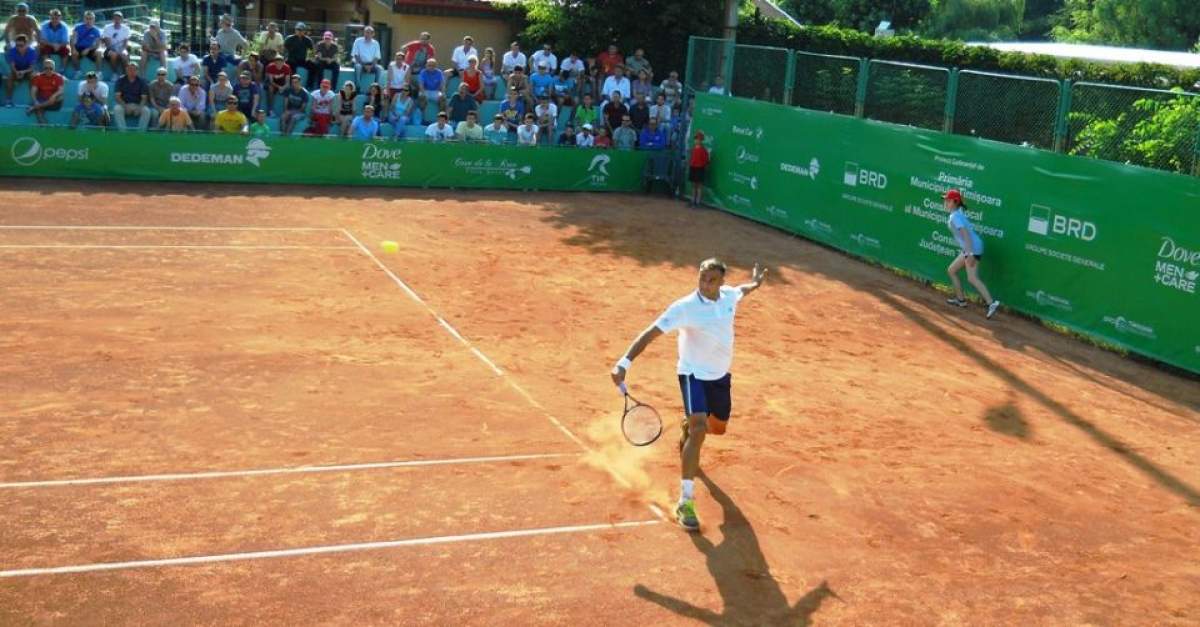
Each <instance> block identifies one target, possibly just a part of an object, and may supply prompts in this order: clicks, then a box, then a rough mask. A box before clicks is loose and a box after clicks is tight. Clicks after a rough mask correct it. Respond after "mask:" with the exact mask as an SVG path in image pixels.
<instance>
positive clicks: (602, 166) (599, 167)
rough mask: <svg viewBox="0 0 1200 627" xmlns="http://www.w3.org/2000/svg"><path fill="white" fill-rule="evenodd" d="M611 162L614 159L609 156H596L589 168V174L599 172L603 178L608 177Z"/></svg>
mask: <svg viewBox="0 0 1200 627" xmlns="http://www.w3.org/2000/svg"><path fill="white" fill-rule="evenodd" d="M609 161H612V157H610V156H608V155H596V156H595V157H594V158H593V159H592V163H591V165H589V166H588V172H599V173H600V175H601V176H608V162H609Z"/></svg>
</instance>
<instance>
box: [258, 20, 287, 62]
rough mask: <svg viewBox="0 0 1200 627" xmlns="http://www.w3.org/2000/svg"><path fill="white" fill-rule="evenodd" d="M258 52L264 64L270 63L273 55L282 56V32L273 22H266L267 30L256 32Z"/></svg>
mask: <svg viewBox="0 0 1200 627" xmlns="http://www.w3.org/2000/svg"><path fill="white" fill-rule="evenodd" d="M256 41H257V42H258V53H259V54H260V55H262V62H263V63H264V64H267V63H270V62H271V61H273V60H274V59H275V57H280V56H283V50H284V49H283V33H281V32H279V25H278V24H276V23H275V22H268V23H267V30H265V31H263V32H261V33H259V34H258V37H257V38H256Z"/></svg>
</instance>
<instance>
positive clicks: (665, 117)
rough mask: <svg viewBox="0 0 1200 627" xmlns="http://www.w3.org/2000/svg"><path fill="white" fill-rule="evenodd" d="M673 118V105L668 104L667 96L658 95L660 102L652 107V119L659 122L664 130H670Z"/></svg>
mask: <svg viewBox="0 0 1200 627" xmlns="http://www.w3.org/2000/svg"><path fill="white" fill-rule="evenodd" d="M671 117H672V111H671V105H669V104H667V95H666V94H663V93H660V94H658V101H657V102H655V103H654V104H653V105H651V107H650V119H651V120H658V124H659V125H660V126H662V127H664V128H670V126H671Z"/></svg>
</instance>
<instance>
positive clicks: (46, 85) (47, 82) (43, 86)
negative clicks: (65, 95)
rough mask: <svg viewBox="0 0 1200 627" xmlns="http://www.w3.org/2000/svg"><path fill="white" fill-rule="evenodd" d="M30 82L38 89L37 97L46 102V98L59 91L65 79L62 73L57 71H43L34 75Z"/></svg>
mask: <svg viewBox="0 0 1200 627" xmlns="http://www.w3.org/2000/svg"><path fill="white" fill-rule="evenodd" d="M30 83H31V84H32V85H33V88H34V89H36V90H37V99H38V100H39V101H42V102H45V101H46V100H49V99H50V96H53V95H54V94H56V93H58V90H59V89H60V88H61V87H62V86H63V83H64V79H63V76H62V74H59V73H57V72H52V73H50V74H46V73H45V72H42V73H40V74H36V75H34V77H33V78H32V79H30Z"/></svg>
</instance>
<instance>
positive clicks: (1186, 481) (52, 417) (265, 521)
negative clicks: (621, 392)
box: [0, 180, 1200, 625]
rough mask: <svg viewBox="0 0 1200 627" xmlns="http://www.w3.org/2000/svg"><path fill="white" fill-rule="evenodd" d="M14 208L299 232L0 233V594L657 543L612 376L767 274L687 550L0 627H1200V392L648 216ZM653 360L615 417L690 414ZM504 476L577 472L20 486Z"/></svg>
mask: <svg viewBox="0 0 1200 627" xmlns="http://www.w3.org/2000/svg"><path fill="white" fill-rule="evenodd" d="M47 187H54V188H56V189H58V190H60V191H59V192H57V193H55V194H47V193H44V192H42V191H41V190H43V189H45V188H47ZM99 190H103V193H99ZM109 190H116V191H109ZM0 193H2V194H3V197H4V198H5V211H4V214H3V215H2V216H0V224H3V225H9V226H11V225H127V226H172V225H174V226H189V227H210V228H213V227H244V226H253V227H306V228H312V229H317V230H309V231H300V230H288V231H237V230H149V229H122V230H63V229H44V230H21V229H0V277H3V279H2V280H0V282H2V285H3V294H4V297H3V300H2V301H0V306H2V307H3V316H0V352H2V354H3V355H5V358H4V359H3V360H0V416H3V418H4V419H3V420H2V421H0V571H13V570H17V569H31V568H32V569H37V568H50V567H60V566H76V565H89V564H97V563H108V562H121V561H137V560H153V559H162V558H172V557H187V556H205V555H221V554H237V553H245V552H254V551H265V550H275V549H290V548H303V547H316V546H328V545H343V544H354V543H363V542H375V541H391V540H406V539H414V538H431V537H441V536H458V535H467V534H478V533H485V532H502V531H512V530H527V529H539V528H552V527H569V526H577V525H596V524H608V523H622V522H638V521H648V520H655V516H654V515H653V514H652V513H651V511H650V510H649V508H648V507H647V505H648V504H649V503H657V504H658V505H659V506H661V507H663V508H664V509H669V508H670V500H671V499H672V498H673V497H674V496H675V495H676V494H677V490H678V481H677V467H678V462H677V459H676V457H675V446H674V434H673V431H672V432H670V433H669V435H668V436H666V437H665V438H664V440H663V441H662V442H660V443H658V444H656V445H655V446H654V447H651V448H649V449H648V450H643V451H634V450H632V449H630V448H629V447H627V446H624V445H622V444H621V443H620V442H619V441H618V438H619V435H618V431H617V416H616V412H617V411H618V410H619V408H620V401H619V398H618V397H617V395H616V394H615V393H614V391H613V390H612V388H611V384H610V383H609V381H608V375H607V371H608V369H609V367H610V366H611V364H612V362H613V361H614V360H615V359H616V357H618V356H619V355H620V353H621V351H623V350H624V348H625V346H626V345H627V344H628V342H629V341H630V340H631V339H632V338H633V336H634V335H636V334H637V332H638V331H640V330H641V329H642V328H644V327H645V326H646V325H647V324H649V323H650V322H651V321H652V320H653V318H654V316H655V315H657V314H658V313H659V312H660V311H661V309H662V308H664V307H665V306H666V305H667V304H668V303H669V302H670V301H671V300H673V299H674V298H677V297H678V296H680V295H683V294H685V293H686V292H688V291H690V290H691V289H692V288H693V287H694V281H695V270H694V267H695V264H696V263H697V262H698V261H699V260H701V259H703V258H704V257H708V256H710V255H719V256H722V257H724V258H725V259H727V260H728V261H730V262H731V263H732V265H733V268H734V269H733V271H732V272H731V276H730V280H731V282H738V281H741V280H745V278H746V277H747V276H748V268H749V266H750V265H752V264H753V262H754V261H756V260H757V261H762V262H764V263H765V264H767V265H768V266H769V267H770V269H771V276H770V278H769V284H768V285H767V286H766V287H765V288H764V289H763V290H761V291H759V292H757V293H755V294H754V295H753V296H752V297H750V298H749V299H748V300H747V301H746V302H745V303H744V305H743V307H742V308H741V313H740V316H739V320H738V348H737V355H736V358H735V365H734V384H735V385H734V418H733V421H732V423H731V425H730V433H729V434H728V435H726V436H724V437H721V438H710V439H709V442H708V443H707V444H706V447H705V450H704V452H703V456H702V464H703V466H704V467H705V469H706V471H707V481H706V482H705V484H706V485H704V486H703V487H701V488H700V489H699V490H698V491H699V496H698V507H699V513H700V516H701V520H702V523H703V525H704V529H703V533H702V534H700V535H688V534H687V533H685V532H683V531H682V530H680V529H678V528H677V527H675V526H673V525H672V524H667V523H662V524H653V525H648V526H639V527H621V528H617V527H606V528H603V529H596V530H588V531H581V532H575V533H567V534H557V535H534V536H528V537H509V538H499V539H473V540H467V541H462V542H453V543H442V544H420V545H413V546H400V547H392V548H381V549H373V550H364V551H356V552H334V553H327V554H321V555H301V556H291V557H277V558H269V559H260V560H254V561H220V562H214V563H207V564H200V565H177V566H155V567H140V568H131V569H124V570H112V571H99V572H85V573H62V574H41V575H32V576H19V577H3V576H0V624H4V625H13V624H16V625H21V624H33V623H46V622H61V623H73V624H84V623H86V624H100V623H150V624H179V623H201V624H220V625H243V624H244V625H252V624H263V623H272V624H292V625H294V624H317V623H322V624H328V623H339V624H364V623H372V624H430V625H435V624H436V625H462V624H470V625H543V624H544V625H558V624H584V625H674V624H705V623H707V624H714V625H797V624H800V625H804V624H813V625H824V624H829V625H865V624H899V625H930V624H946V625H956V624H978V625H997V624H1022V625H1028V624H1048V625H1052V624H1063V625H1079V624H1092V625H1137V624H1144V625H1191V624H1196V623H1197V622H1200V592H1198V591H1200V531H1198V529H1200V463H1198V461H1197V459H1198V457H1200V456H1198V455H1197V453H1196V451H1197V450H1200V385H1197V383H1196V381H1195V380H1189V379H1186V378H1183V377H1179V376H1175V375H1171V374H1168V373H1165V372H1163V371H1160V370H1156V369H1153V368H1150V367H1147V366H1144V365H1141V364H1138V363H1134V362H1131V361H1128V360H1125V359H1122V358H1121V357H1119V356H1117V355H1113V354H1109V353H1105V352H1102V351H1100V350H1097V349H1094V348H1091V347H1089V346H1086V345H1084V344H1082V343H1079V342H1077V341H1075V340H1072V339H1069V338H1066V337H1062V336H1058V335H1056V334H1054V333H1052V332H1050V331H1047V330H1045V329H1043V328H1041V327H1039V326H1038V325H1037V324H1035V323H1032V322H1029V321H1026V320H1022V319H1017V318H1014V317H1012V316H1003V315H1002V316H1001V317H1000V318H999V319H998V320H996V321H993V322H988V321H986V320H984V318H983V316H982V312H981V311H979V309H977V308H973V309H971V310H969V311H967V312H962V311H960V310H957V309H953V310H950V309H946V308H944V307H943V306H942V305H941V303H942V301H943V296H942V295H941V294H939V293H938V292H936V291H934V290H932V289H929V288H925V287H922V286H919V285H916V284H914V283H912V282H909V281H907V280H904V279H901V278H898V277H896V276H894V275H891V274H889V273H888V272H886V271H884V270H881V269H878V268H873V267H869V266H867V265H864V264H862V263H859V262H857V261H854V260H852V259H849V258H847V257H845V256H843V255H840V254H838V253H835V252H831V251H829V250H826V249H823V248H820V247H817V246H814V245H812V244H809V243H807V242H804V241H803V240H799V239H794V238H791V237H789V236H788V235H786V234H783V233H780V232H777V231H774V230H771V229H768V228H766V227H762V226H759V225H756V224H753V223H749V222H746V221H743V220H740V219H737V218H734V217H731V216H727V215H722V214H719V213H716V212H712V211H704V212H692V211H689V210H687V209H685V208H683V207H682V206H681V205H680V204H676V203H671V202H665V201H662V200H659V199H652V198H647V197H638V196H615V195H587V194H576V195H560V194H539V195H527V194H516V193H511V194H510V193H466V192H419V191H403V190H346V189H330V188H281V189H268V188H266V187H238V186H215V187H213V186H192V185H137V184H125V183H122V184H121V185H120V186H113V185H102V184H98V183H61V182H53V183H52V182H48V181H13V180H7V181H3V182H0ZM342 228H345V229H347V230H348V231H349V232H350V233H352V234H353V235H354V236H355V237H357V238H358V239H359V240H361V241H362V242H364V243H365V244H366V245H367V246H368V247H370V248H372V249H374V250H376V251H377V250H378V242H379V241H381V240H385V239H388V240H396V241H398V242H400V245H401V250H400V252H399V253H398V254H396V255H382V254H380V259H381V260H382V261H383V262H384V263H385V264H386V265H387V266H388V267H389V268H390V269H391V270H393V271H394V272H395V273H396V274H397V275H398V276H399V277H400V278H402V279H403V280H404V281H406V282H407V283H408V284H409V285H411V286H412V288H413V289H414V290H416V292H417V293H418V294H420V295H421V297H422V298H423V299H424V300H425V301H426V302H427V303H428V305H429V306H430V307H431V308H433V309H434V310H436V311H437V313H438V314H440V315H441V316H443V317H444V318H445V319H446V320H447V322H448V323H449V324H451V325H453V326H454V328H456V329H457V330H458V331H459V332H460V333H461V334H462V335H463V336H464V337H465V338H466V339H467V340H468V341H469V342H471V343H472V344H473V345H474V346H476V347H477V348H478V349H479V350H480V351H482V353H483V354H485V355H486V356H487V357H489V358H490V359H492V360H494V362H495V363H496V364H497V365H498V366H499V367H500V368H501V369H502V370H503V371H504V372H505V373H506V375H505V377H499V376H497V375H496V374H495V373H494V372H493V371H492V370H491V369H490V368H489V367H488V366H487V365H486V364H485V363H484V362H483V361H482V360H480V359H479V358H478V357H477V356H476V355H474V354H473V353H472V352H471V351H470V350H469V349H468V348H467V347H466V346H464V345H463V344H461V343H460V342H458V341H457V340H456V339H455V338H454V337H452V336H451V335H450V334H449V333H448V332H447V331H446V330H445V329H443V327H442V326H440V325H439V324H438V322H437V321H436V319H435V318H434V317H433V316H432V315H431V314H430V313H429V311H428V310H426V309H425V308H424V307H423V306H421V305H420V304H418V303H416V302H414V301H413V300H411V299H410V298H409V297H408V296H407V295H406V294H405V293H404V291H403V290H402V289H401V288H400V287H399V286H398V285H397V284H396V283H394V282H393V281H392V280H391V279H390V278H389V277H388V276H387V275H386V274H385V273H384V272H383V271H382V270H381V269H380V268H379V267H378V266H376V265H375V264H374V262H373V261H372V260H371V259H370V258H369V257H368V256H367V255H365V254H364V253H363V252H362V251H360V250H358V249H357V248H355V247H354V244H353V242H352V241H351V240H350V239H349V238H348V237H346V235H345V234H343V233H342V232H341V231H340V229H342ZM325 229H328V230H325ZM83 246H109V247H114V246H124V247H127V248H84V247H83ZM130 246H146V247H145V248H128V247H130ZM160 246H228V247H236V248H156V247H160ZM248 247H288V248H274V249H267V248H248ZM999 296H1000V298H1002V299H1003V295H1002V294H1001V295H999ZM664 340H665V341H659V342H658V343H657V344H655V345H653V346H652V347H651V348H650V350H648V351H647V353H646V354H645V355H644V356H643V357H642V358H641V359H639V361H638V363H637V364H636V365H635V367H634V369H633V372H632V373H631V384H632V385H633V386H634V387H635V389H636V390H637V391H638V392H640V396H641V397H643V400H645V401H648V402H651V403H652V404H655V405H657V406H658V407H659V408H660V410H661V411H663V413H664V414H666V415H670V416H673V415H675V414H676V413H677V412H678V411H679V400H678V398H677V396H678V392H677V387H676V383H675V380H674V371H673V368H674V341H673V338H665V339H664ZM522 390H523V391H524V392H525V393H526V394H527V396H526V394H523V393H522ZM552 418H553V419H556V420H558V421H561V423H562V424H563V425H564V426H565V427H566V428H567V429H568V430H570V431H571V432H572V433H574V434H578V436H579V437H580V438H581V439H583V440H584V441H585V442H586V444H587V446H588V447H589V448H590V449H592V450H593V451H594V452H593V453H591V454H587V455H582V454H581V453H582V449H581V448H580V447H579V446H577V445H576V444H575V443H574V442H572V441H571V439H569V438H568V436H567V435H565V434H564V433H563V432H562V431H560V430H559V429H558V428H557V427H556V426H555V425H554V424H553V422H552ZM521 454H565V455H566V456H564V457H554V458H539V459H531V460H521V461H505V462H484V463H471V464H457V465H445V466H419V467H403V468H383V469H360V470H348V471H343V472H322V473H305V474H271V475H259V476H235V477H221V478H198V479H190V480H181V481H156V482H140V483H113V484H100V485H65V486H64V485H59V486H37V487H13V486H7V485H4V484H12V483H15V482H39V481H48V480H59V479H80V478H98V477H114V476H135V475H153V474H162V473H195V472H206V471H241V470H254V469H269V468H283V467H295V466H304V465H330V464H362V463H370V462H386V461H409V460H422V459H424V460H438V459H456V458H471V457H480V456H511V455H521ZM613 472H616V473H617V474H619V476H620V477H622V478H624V480H625V481H626V482H627V483H629V484H631V485H632V487H625V486H623V485H622V484H621V482H619V481H618V480H617V479H615V478H614V477H613Z"/></svg>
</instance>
